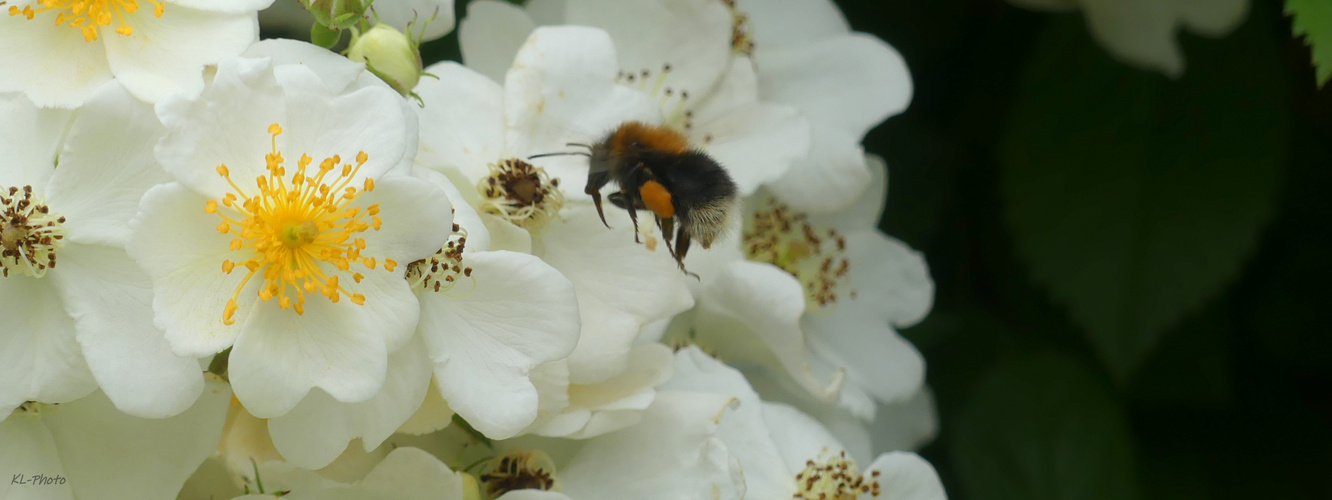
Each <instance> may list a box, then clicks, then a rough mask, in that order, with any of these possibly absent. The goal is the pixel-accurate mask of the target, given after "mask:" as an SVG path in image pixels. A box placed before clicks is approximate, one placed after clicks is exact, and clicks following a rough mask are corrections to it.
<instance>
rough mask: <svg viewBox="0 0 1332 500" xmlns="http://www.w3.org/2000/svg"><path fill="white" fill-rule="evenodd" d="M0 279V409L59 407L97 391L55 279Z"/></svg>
mask: <svg viewBox="0 0 1332 500" xmlns="http://www.w3.org/2000/svg"><path fill="white" fill-rule="evenodd" d="M52 271H55V269H53V270H52ZM47 278H49V276H48V277H47ZM0 280H2V281H0V318H5V327H4V328H0V380H3V381H4V383H3V384H0V408H3V409H8V408H13V407H15V406H18V405H19V404H20V403H23V402H24V401H29V400H33V401H41V402H43V403H64V402H66V401H71V400H74V399H78V398H80V397H83V396H84V395H86V394H88V393H89V392H92V391H93V390H94V389H96V388H97V384H96V383H95V382H94V381H93V378H92V374H91V373H89V372H88V366H87V364H86V363H85V362H84V360H83V353H82V352H81V350H80V349H79V344H78V342H77V341H75V340H74V335H75V329H74V320H73V318H70V317H69V314H67V313H66V312H65V309H64V308H63V305H64V304H63V302H64V301H63V300H62V299H61V298H60V294H59V292H58V291H57V289H56V284H55V281H54V280H51V279H45V278H29V277H27V276H24V275H14V274H11V275H10V276H9V277H7V278H0Z"/></svg>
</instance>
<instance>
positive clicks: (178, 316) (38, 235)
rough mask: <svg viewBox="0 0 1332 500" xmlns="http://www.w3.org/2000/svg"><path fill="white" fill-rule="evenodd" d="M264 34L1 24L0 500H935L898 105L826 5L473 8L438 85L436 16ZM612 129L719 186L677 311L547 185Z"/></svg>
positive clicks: (616, 223)
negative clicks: (892, 135) (685, 162)
mask: <svg viewBox="0 0 1332 500" xmlns="http://www.w3.org/2000/svg"><path fill="white" fill-rule="evenodd" d="M278 2H279V4H278V5H273V6H272V7H271V8H270V4H273V0H5V1H0V41H3V42H5V44H6V46H7V47H8V48H9V50H5V51H3V52H0V116H3V117H4V120H3V121H0V415H3V416H4V417H5V418H4V419H3V420H0V477H4V478H12V480H11V481H0V498H6V499H10V498H14V499H18V498H40V499H47V498H82V499H105V498H110V499H116V498H136V499H145V498H147V499H170V498H183V499H196V498H197V499H218V498H238V497H239V498H253V499H258V498H270V497H283V498H294V499H305V498H309V499H324V498H389V497H392V498H422V499H426V498H429V499H446V500H451V499H459V500H462V499H466V500H480V499H494V498H505V499H508V500H521V499H572V500H592V499H607V500H611V499H624V498H634V499H648V500H651V499H662V500H665V499H682V498H684V499H693V498H698V499H740V498H752V499H777V498H796V499H816V498H817V499H825V500H847V499H872V498H885V499H892V500H934V499H943V498H945V496H944V492H943V488H942V486H941V484H940V483H939V479H938V477H937V475H936V474H935V472H934V470H933V468H932V467H931V466H930V465H929V463H927V462H926V461H924V460H923V459H921V458H920V457H918V456H917V455H915V454H914V453H911V452H910V450H912V449H914V448H916V447H918V446H920V445H922V444H923V443H924V442H926V441H928V440H929V439H930V438H932V436H933V433H934V432H935V417H934V415H933V405H932V402H931V397H930V394H929V392H928V389H927V388H925V386H924V383H923V378H924V361H923V359H922V358H921V356H920V354H919V353H918V352H917V351H916V350H915V348H914V347H912V346H911V344H910V343H909V342H907V341H906V340H904V339H903V338H902V337H900V336H899V335H898V334H897V332H896V329H897V328H901V327H906V326H910V325H912V324H914V323H916V322H918V321H920V320H921V319H922V318H923V317H924V316H925V315H926V314H927V313H928V312H929V309H930V307H931V304H932V300H933V293H934V290H933V283H932V281H931V279H930V276H929V273H928V270H927V268H926V265H925V262H924V259H923V257H922V256H921V255H920V254H919V253H917V252H915V251H913V250H911V249H910V248H908V247H907V246H906V245H904V244H902V243H901V242H899V241H897V240H894V239H892V238H890V237H888V236H885V235H884V234H882V233H881V232H879V231H878V230H877V229H876V226H877V223H878V217H879V214H880V213H881V212H882V210H883V207H884V197H885V195H886V192H887V172H886V167H885V165H884V163H883V161H882V160H881V159H879V158H877V157H874V156H869V155H866V154H865V153H864V151H863V150H862V148H861V147H860V142H861V140H862V139H863V137H864V135H865V133H866V132H867V131H868V130H869V129H870V128H872V127H874V126H875V125H877V124H878V123H880V122H882V121H883V120H884V119H886V118H888V117H889V116H891V115H894V114H897V113H899V112H901V111H902V110H903V109H905V108H906V106H907V104H908V103H909V101H910V98H911V80H910V77H909V74H908V72H907V69H906V66H905V64H904V62H903V61H902V58H901V57H900V56H899V55H898V54H897V53H896V52H895V51H894V50H893V49H892V48H891V47H889V46H888V45H887V44H885V43H884V42H882V41H880V40H878V39H876V38H873V37H871V36H867V35H865V34H861V33H855V32H852V31H851V30H850V28H849V26H848V24H847V22H846V20H845V19H844V18H843V17H842V15H841V13H840V12H839V11H838V10H837V8H836V7H835V6H834V5H833V4H832V3H831V2H830V1H829V0H529V1H528V2H526V5H525V6H524V7H519V6H515V5H513V4H511V3H507V2H500V1H495V0H475V1H473V2H471V3H470V4H468V5H467V6H466V7H467V8H466V12H467V14H466V16H463V17H462V19H461V20H460V21H459V22H458V23H456V24H457V27H458V29H459V40H460V43H461V48H462V54H463V61H462V63H458V62H442V63H438V64H435V65H432V66H430V67H427V68H422V67H421V66H422V65H421V60H420V56H419V52H418V51H417V49H418V45H419V43H420V41H421V40H422V39H430V38H437V37H439V36H443V35H444V34H446V33H448V32H449V31H451V30H452V29H453V28H454V26H455V23H454V19H453V8H454V6H453V1H452V0H411V1H409V0H378V1H375V2H373V3H371V2H369V1H368V0H359V1H358V0H339V1H330V0H312V1H307V0H300V1H299V2H298V0H278ZM293 7H298V9H297V10H298V11H299V12H298V13H299V14H304V15H305V16H306V17H298V18H297V19H298V21H296V22H297V23H305V24H304V26H305V27H309V26H310V23H311V22H318V23H321V24H320V25H318V26H316V30H315V31H316V32H317V30H318V29H331V30H332V33H334V35H335V36H334V37H333V38H332V39H331V40H325V41H326V42H328V43H325V44H324V45H333V44H335V43H337V42H338V40H339V39H342V40H343V42H344V43H345V42H347V40H346V39H345V38H341V37H340V31H338V30H340V29H346V30H348V31H352V32H353V33H352V37H351V40H350V44H351V45H350V47H349V48H348V49H347V50H346V51H344V52H342V53H339V52H334V51H330V50H327V49H325V48H322V47H321V46H318V45H313V44H310V43H306V42H302V41H295V40H286V39H272V40H263V41H260V40H259V39H258V38H259V37H258V33H259V29H258V27H259V22H260V19H261V18H266V16H270V15H273V16H275V19H276V20H277V21H278V22H280V20H281V19H280V18H281V15H280V12H278V11H279V10H281V9H285V10H291V9H292V8H293ZM299 7H304V9H301V8H299ZM266 9H267V10H266ZM305 9H309V12H312V13H314V15H313V16H310V15H309V14H305ZM260 11H264V12H260ZM431 11H435V14H434V15H429V14H430V12H431ZM414 14H420V15H414ZM427 18H429V19H427ZM289 23H290V21H289ZM327 26H332V28H325V27H327ZM403 32H406V34H404V33H403ZM316 38H318V36H316ZM630 121H637V122H642V123H645V124H648V125H650V126H654V127H664V128H663V130H671V131H674V133H678V134H679V135H680V136H682V137H685V138H686V139H687V142H688V143H689V144H690V145H691V146H692V147H693V148H696V149H698V150H700V151H702V152H705V153H706V154H708V155H709V156H711V157H712V158H715V159H716V160H717V161H718V163H720V164H721V165H722V166H724V168H725V170H726V172H727V173H729V175H730V177H731V178H732V179H733V180H734V181H735V184H736V188H737V190H738V193H737V194H738V195H739V197H740V200H739V201H738V202H737V203H735V204H734V206H732V207H731V208H730V210H729V214H728V215H729V216H728V217H726V220H725V221H724V222H720V223H719V224H721V225H722V227H720V228H718V229H721V230H722V232H723V235H722V236H720V237H718V238H717V239H716V240H715V241H711V242H708V243H710V245H708V248H698V247H697V245H696V248H695V249H694V250H693V251H692V252H690V253H689V254H688V257H687V258H686V259H685V260H684V261H683V266H687V268H688V269H689V271H690V272H692V273H694V274H687V273H684V272H681V270H682V267H681V265H677V262H676V260H675V259H674V258H673V256H672V254H671V251H670V250H668V249H669V245H670V238H669V235H663V234H661V233H660V232H659V231H658V229H657V228H656V227H654V226H652V225H650V224H646V223H645V224H643V225H641V226H640V225H637V224H636V223H635V221H632V220H631V219H630V215H631V213H630V212H628V211H626V210H623V209H621V208H619V207H617V206H614V205H613V204H611V203H608V204H607V205H606V206H605V207H604V209H605V210H604V222H603V219H602V217H601V216H600V214H599V210H598V205H596V204H594V199H593V197H592V196H591V195H590V193H589V192H588V191H587V190H585V189H579V187H580V186H583V185H584V184H586V183H587V182H588V175H589V170H588V169H589V160H588V158H587V157H586V156H580V155H565V156H545V157H537V156H539V155H542V154H545V153H559V152H567V151H568V150H569V148H570V147H571V146H570V145H571V144H593V143H596V142H598V141H600V140H601V139H602V138H603V137H605V136H606V134H607V133H608V132H610V131H611V130H614V129H615V128H616V127H617V126H619V125H620V124H623V123H626V122H630ZM668 195H669V193H668ZM611 201H614V198H612V199H611ZM636 231H637V232H636ZM662 242H665V243H666V244H665V245H662V244H660V243H662ZM677 243H678V242H677ZM872 433H873V434H874V437H873V439H872V438H871V434H872Z"/></svg>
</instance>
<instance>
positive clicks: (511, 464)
mask: <svg viewBox="0 0 1332 500" xmlns="http://www.w3.org/2000/svg"><path fill="white" fill-rule="evenodd" d="M477 479H480V480H481V483H482V484H483V485H484V488H485V491H486V493H488V494H489V495H490V496H489V497H487V498H499V497H500V496H501V495H503V494H505V493H508V492H510V491H515V490H544V491H559V490H560V484H559V480H558V479H556V478H555V461H554V460H551V458H550V456H549V455H546V453H545V452H543V451H541V450H528V451H525V452H518V451H512V452H509V453H507V454H505V455H503V456H500V457H496V458H495V459H491V460H490V463H489V464H488V465H487V466H486V468H485V469H483V470H482V471H481V475H479V476H477Z"/></svg>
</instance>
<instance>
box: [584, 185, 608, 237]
mask: <svg viewBox="0 0 1332 500" xmlns="http://www.w3.org/2000/svg"><path fill="white" fill-rule="evenodd" d="M607 182H610V174H609V173H606V172H600V173H595V174H588V176H587V186H586V187H584V188H583V192H584V193H587V194H589V195H591V196H592V204H594V205H596V206H597V216H598V217H601V223H602V224H605V225H606V229H610V228H611V227H610V224H606V212H603V211H602V210H601V186H605V185H606V183H607Z"/></svg>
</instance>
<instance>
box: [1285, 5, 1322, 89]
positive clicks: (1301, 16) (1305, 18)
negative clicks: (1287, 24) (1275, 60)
mask: <svg viewBox="0 0 1332 500" xmlns="http://www.w3.org/2000/svg"><path fill="white" fill-rule="evenodd" d="M1286 14H1289V15H1290V16H1292V17H1294V18H1295V19H1294V22H1293V23H1291V31H1293V32H1294V33H1295V36H1302V37H1304V39H1305V42H1307V43H1308V44H1309V48H1310V49H1311V51H1312V52H1313V65H1314V68H1315V69H1316V71H1317V73H1318V76H1317V78H1318V86H1319V87H1322V86H1323V84H1324V83H1327V79H1328V78H1329V77H1332V2H1329V1H1327V0H1286Z"/></svg>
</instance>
